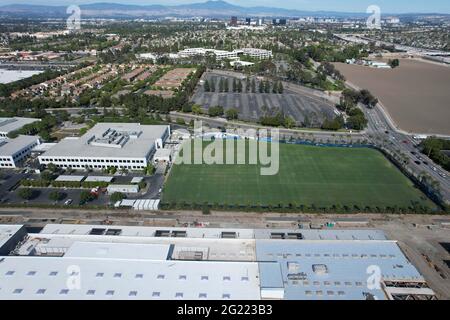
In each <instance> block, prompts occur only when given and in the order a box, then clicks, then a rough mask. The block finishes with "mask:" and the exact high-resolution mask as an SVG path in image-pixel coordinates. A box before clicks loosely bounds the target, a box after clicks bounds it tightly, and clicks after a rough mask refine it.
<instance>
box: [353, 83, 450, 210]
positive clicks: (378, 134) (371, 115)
mask: <svg viewBox="0 0 450 320" xmlns="http://www.w3.org/2000/svg"><path fill="white" fill-rule="evenodd" d="M347 85H348V86H349V87H351V88H353V89H355V90H359V88H358V87H357V86H356V85H354V84H352V83H350V82H348V81H347ZM361 109H362V110H363V111H364V113H365V115H366V118H367V120H368V125H367V129H366V130H365V133H364V134H365V135H366V136H367V137H368V138H369V139H370V140H372V141H373V142H375V143H377V144H380V143H381V144H382V145H384V146H386V147H387V148H388V149H390V150H392V151H394V152H396V153H397V154H398V153H400V154H403V155H405V156H406V157H407V160H408V164H407V166H408V168H409V169H410V170H411V171H412V172H414V173H416V174H417V175H418V174H421V173H425V174H427V175H429V176H430V177H432V178H433V179H434V180H436V181H437V182H438V183H439V184H440V190H441V194H442V197H443V199H444V200H445V201H446V202H447V203H450V178H449V174H448V172H447V171H446V170H444V169H443V168H442V167H440V166H439V165H437V164H435V163H434V162H433V160H431V159H430V158H428V157H427V156H426V155H424V154H422V153H421V152H420V150H419V149H418V148H417V147H416V146H417V145H418V144H419V142H420V141H418V140H415V139H414V138H413V137H414V135H415V134H412V133H408V132H405V131H403V130H401V129H400V128H398V126H397V125H396V124H395V123H394V121H393V119H392V118H391V117H390V116H389V113H388V112H387V111H386V110H385V108H384V106H383V104H382V103H381V102H379V103H378V104H377V105H376V106H375V108H373V109H369V108H366V107H361ZM441 137H444V138H448V137H445V136H441ZM385 141H388V142H387V143H385ZM416 161H418V162H419V163H420V164H418V163H416Z"/></svg>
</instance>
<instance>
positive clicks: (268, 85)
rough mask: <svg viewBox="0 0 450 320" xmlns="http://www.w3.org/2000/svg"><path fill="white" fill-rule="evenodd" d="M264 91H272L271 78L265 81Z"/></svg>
mask: <svg viewBox="0 0 450 320" xmlns="http://www.w3.org/2000/svg"><path fill="white" fill-rule="evenodd" d="M264 92H265V93H270V82H269V80H266V81H265V83H264Z"/></svg>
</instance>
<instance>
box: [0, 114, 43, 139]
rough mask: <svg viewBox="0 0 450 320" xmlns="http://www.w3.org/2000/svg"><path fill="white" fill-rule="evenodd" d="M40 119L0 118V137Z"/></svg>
mask: <svg viewBox="0 0 450 320" xmlns="http://www.w3.org/2000/svg"><path fill="white" fill-rule="evenodd" d="M37 121H41V120H40V119H33V118H20V117H14V118H0V137H3V138H5V137H7V136H8V134H9V133H11V132H14V131H16V130H20V129H22V128H23V127H24V126H25V125H27V124H31V123H34V122H37Z"/></svg>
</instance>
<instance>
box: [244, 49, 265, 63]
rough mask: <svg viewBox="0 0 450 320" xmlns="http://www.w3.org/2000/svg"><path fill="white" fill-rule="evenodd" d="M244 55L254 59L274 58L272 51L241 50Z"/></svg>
mask: <svg viewBox="0 0 450 320" xmlns="http://www.w3.org/2000/svg"><path fill="white" fill-rule="evenodd" d="M240 51H242V53H243V54H244V55H247V56H249V57H252V58H254V59H259V60H265V59H270V58H272V51H271V50H265V49H256V48H244V49H241V50H240Z"/></svg>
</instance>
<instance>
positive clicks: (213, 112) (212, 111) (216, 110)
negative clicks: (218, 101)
mask: <svg viewBox="0 0 450 320" xmlns="http://www.w3.org/2000/svg"><path fill="white" fill-rule="evenodd" d="M223 113H224V111H223V107H222V106H215V107H210V108H209V109H208V115H209V116H210V117H220V116H223Z"/></svg>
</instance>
